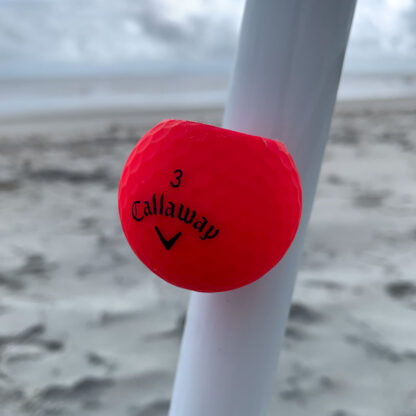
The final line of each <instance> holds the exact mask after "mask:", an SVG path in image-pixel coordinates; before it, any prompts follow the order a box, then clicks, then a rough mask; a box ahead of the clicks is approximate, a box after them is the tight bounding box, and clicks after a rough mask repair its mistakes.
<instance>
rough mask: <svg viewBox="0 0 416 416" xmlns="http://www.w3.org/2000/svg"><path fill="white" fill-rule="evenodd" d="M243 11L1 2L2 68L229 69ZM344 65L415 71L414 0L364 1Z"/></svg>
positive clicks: (223, 6) (232, 0)
mask: <svg viewBox="0 0 416 416" xmlns="http://www.w3.org/2000/svg"><path fill="white" fill-rule="evenodd" d="M242 11H243V1H242V0H210V1H206V0H186V1H185V0H184V1H182V0H181V1H178V0H88V1H85V0H0V67H2V66H3V67H5V68H7V67H10V68H15V67H16V65H20V66H21V67H22V68H23V67H24V68H26V70H27V71H30V68H31V67H36V65H39V64H40V65H54V64H61V65H68V66H77V65H82V66H88V65H104V66H111V65H127V64H132V63H133V64H139V65H142V66H143V67H146V66H149V65H154V64H158V65H159V66H162V67H163V66H164V67H165V68H170V67H171V66H172V65H173V66H174V65H175V64H178V63H180V64H181V65H185V66H186V65H189V66H191V65H196V64H197V65H201V66H204V65H205V66H209V65H213V66H216V65H217V66H221V65H223V66H224V67H228V66H230V65H231V62H232V58H233V56H234V52H235V49H236V44H237V37H238V29H239V25H240V22H241V16H242ZM346 69H347V70H350V71H358V72H360V71H369V72H372V71H376V72H378V71H386V72H388V71H396V70H398V71H402V72H416V0H359V1H358V4H357V9H356V14H355V18H354V23H353V28H352V33H351V38H350V44H349V48H348V53H347V59H346Z"/></svg>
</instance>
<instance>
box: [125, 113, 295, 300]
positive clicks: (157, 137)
mask: <svg viewBox="0 0 416 416" xmlns="http://www.w3.org/2000/svg"><path fill="white" fill-rule="evenodd" d="M118 207H119V214H120V219H121V225H122V228H123V231H124V234H125V235H126V238H127V241H128V242H129V244H130V246H131V248H132V249H133V251H134V252H135V253H136V255H137V256H138V257H139V258H140V260H141V261H142V262H143V263H144V264H145V265H146V266H147V267H148V268H149V269H150V270H152V271H153V272H154V273H155V274H157V275H158V276H160V277H161V278H163V279H165V280H166V281H168V282H170V283H172V284H174V285H176V286H180V287H183V288H187V289H191V290H196V291H200V292H220V291H225V290H231V289H236V288H238V287H241V286H244V285H247V284H249V283H251V282H253V281H255V280H257V279H258V278H260V277H261V276H263V275H264V274H265V273H266V272H268V271H269V270H270V269H271V268H272V267H273V266H274V265H276V264H277V263H278V262H279V260H280V259H281V258H282V257H283V255H284V254H285V253H286V251H287V249H288V248H289V246H290V244H291V242H292V241H293V239H294V237H295V234H296V231H297V228H298V225H299V221H300V216H301V210H302V191H301V184H300V180H299V175H298V173H297V170H296V167H295V164H294V162H293V160H292V158H291V156H290V155H289V153H288V151H287V150H286V148H285V146H284V145H283V144H282V143H280V142H278V141H275V140H270V139H266V138H261V137H257V136H251V135H248V134H244V133H239V132H235V131H231V130H227V129H223V128H219V127H213V126H208V125H205V124H201V123H195V122H190V121H181V120H165V121H163V122H161V123H159V124H158V125H157V126H155V127H154V128H153V129H151V130H150V131H149V132H148V133H146V134H145V135H144V136H143V138H142V139H141V140H140V141H139V142H138V143H137V145H136V146H135V147H134V149H133V151H132V153H131V154H130V156H129V158H128V160H127V162H126V165H125V167H124V170H123V173H122V175H121V179H120V185H119V192H118Z"/></svg>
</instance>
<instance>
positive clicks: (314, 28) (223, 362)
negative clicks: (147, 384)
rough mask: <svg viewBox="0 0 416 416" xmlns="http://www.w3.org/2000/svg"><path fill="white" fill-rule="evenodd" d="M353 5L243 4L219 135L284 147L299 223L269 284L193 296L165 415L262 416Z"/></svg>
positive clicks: (333, 1) (306, 1) (346, 0)
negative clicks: (298, 197) (294, 171)
mask: <svg viewBox="0 0 416 416" xmlns="http://www.w3.org/2000/svg"><path fill="white" fill-rule="evenodd" d="M354 7H355V0H303V1H302V0H290V1H288V0H248V1H247V4H246V9H245V14H244V19H243V24H242V29H241V35H240V43H239V48H238V53H237V60H236V66H235V70H234V76H233V80H232V87H231V92H230V96H229V99H228V103H227V106H226V111H225V118H224V127H226V128H229V129H233V130H239V131H242V132H246V133H251V134H256V135H259V136H264V137H270V138H278V139H279V140H281V141H283V142H284V143H285V144H286V146H287V148H288V149H289V151H290V152H291V154H292V156H293V158H294V160H295V163H296V165H297V167H298V170H299V174H300V177H301V181H302V188H303V213H302V221H301V225H300V227H299V230H298V233H297V236H296V239H295V241H294V243H293V245H292V246H291V248H290V249H289V251H288V252H287V254H286V256H285V257H284V259H283V260H282V261H281V262H280V263H279V264H278V265H277V266H276V267H275V268H274V269H273V270H272V271H271V272H269V273H268V275H267V276H265V277H263V278H261V279H260V280H258V281H257V282H255V283H253V284H251V285H249V286H246V287H243V288H241V289H237V290H234V291H230V292H224V293H214V294H206V293H192V295H191V300H190V305H189V309H188V315H187V322H186V327H185V333H184V336H183V341H182V347H181V353H180V358H179V364H178V369H177V375H176V380H175V386H174V392H173V397H172V403H171V409H170V413H169V415H170V416H263V415H264V414H265V413H266V410H267V407H268V402H269V398H270V395H271V388H272V385H273V380H274V377H275V371H276V366H277V359H278V355H279V351H280V348H281V345H282V340H283V337H284V332H285V327H286V322H287V316H288V312H289V307H290V302H291V297H292V291H293V287H294V283H295V277H296V272H297V268H298V262H299V257H300V254H301V252H302V247H303V240H304V237H305V231H306V227H307V224H308V220H309V216H310V212H311V208H312V203H313V199H314V195H315V189H316V184H317V180H318V176H319V171H320V166H321V162H322V156H323V153H324V149H325V144H326V141H327V137H328V132H329V126H330V121H331V116H332V112H333V108H334V103H335V98H336V92H337V88H338V83H339V77H340V73H341V69H342V63H343V58H344V53H345V48H346V45H347V40H348V35H349V30H350V26H351V21H352V16H353V13H354ZM224 255H227V254H226V253H224Z"/></svg>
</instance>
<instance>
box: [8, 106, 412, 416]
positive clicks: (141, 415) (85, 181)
mask: <svg viewBox="0 0 416 416" xmlns="http://www.w3.org/2000/svg"><path fill="white" fill-rule="evenodd" d="M221 113H222V110H221V108H217V107H215V106H213V107H212V108H198V109H190V108H185V109H182V110H172V109H165V110H160V111H157V110H152V111H148V112H144V111H140V112H137V111H135V110H134V109H132V110H131V111H126V110H123V109H119V110H117V109H114V111H111V112H95V113H94V112H89V113H83V114H75V113H71V114H60V115H56V114H55V115H53V116H50V117H48V116H45V115H44V116H43V117H41V118H40V117H28V116H26V117H25V118H14V119H11V118H9V119H3V120H2V123H1V127H0V216H1V217H0V218H1V220H0V247H1V250H0V416H23V415H39V416H40V415H42V416H43V415H45V416H46V415H48V416H51V415H56V416H58V415H59V416H70V415H71V416H72V415H76V416H84V415H85V416H86V415H100V416H114V415H118V416H124V415H125V416H161V415H166V414H167V411H168V407H169V399H170V395H171V390H172V384H173V378H174V371H175V366H176V361H177V356H178V350H179V346H180V339H181V334H182V330H183V325H184V321H185V311H186V305H187V299H188V294H187V293H186V292H185V291H183V290H180V289H177V288H175V287H172V286H170V285H168V284H167V283H164V282H163V281H162V280H161V279H158V278H155V277H154V276H153V275H152V273H151V272H149V271H148V270H147V269H146V268H145V267H144V266H142V265H141V263H140V262H139V261H138V260H137V259H136V257H135V256H134V255H133V253H132V252H131V250H130V249H129V247H128V245H127V243H126V241H125V239H124V236H123V234H122V231H121V228H120V225H119V221H118V215H117V203H116V195H117V184H118V178H119V175H120V173H121V169H122V167H123V164H124V161H125V159H126V158H127V156H128V154H129V152H130V151H131V149H132V147H133V146H134V144H135V143H136V142H137V140H138V139H139V137H140V136H141V135H142V134H143V133H144V132H145V131H146V130H147V129H148V128H150V127H151V126H152V125H153V124H154V123H156V122H157V121H159V120H161V119H164V118H168V117H176V118H186V119H192V120H197V121H203V122H208V123H213V124H220V122H221ZM415 181H416V100H412V99H407V100H384V101H367V102H344V103H341V104H339V105H338V106H337V110H336V113H335V117H334V120H333V124H332V129H331V138H330V142H329V144H328V147H327V151H326V155H325V160H324V164H323V168H322V172H321V178H320V183H319V187H318V192H317V198H316V201H315V205H314V209H313V215H312V218H311V223H310V229H309V231H308V236H307V241H306V246H305V253H304V256H303V261H302V266H301V269H300V272H299V275H298V281H297V286H296V290H295V295H294V302H293V307H292V311H291V315H290V320H289V323H288V328H287V332H286V342H285V348H284V351H283V352H282V354H281V357H280V363H279V371H278V372H276V374H277V377H276V386H275V388H274V393H273V398H272V403H271V410H270V413H269V414H270V416H271V415H293V416H304V415H305V416H306V415H308V416H310V415H323V416H415V415H416V379H415V374H416V325H415V322H416V277H415V270H416V256H415V253H416V187H415ZM236 416H237V415H236Z"/></svg>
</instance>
